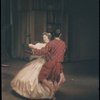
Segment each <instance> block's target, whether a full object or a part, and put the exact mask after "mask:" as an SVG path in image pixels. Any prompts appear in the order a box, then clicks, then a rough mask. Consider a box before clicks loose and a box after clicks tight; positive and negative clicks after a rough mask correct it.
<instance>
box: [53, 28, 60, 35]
mask: <svg viewBox="0 0 100 100" xmlns="http://www.w3.org/2000/svg"><path fill="white" fill-rule="evenodd" d="M52 34H53V37H60V35H61V31H60V29H56V31H54V32H53V33H52Z"/></svg>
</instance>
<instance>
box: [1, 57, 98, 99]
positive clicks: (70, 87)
mask: <svg viewBox="0 0 100 100" xmlns="http://www.w3.org/2000/svg"><path fill="white" fill-rule="evenodd" d="M26 63H27V62H26V61H24V60H18V59H17V60H16V59H13V60H8V61H6V62H5V63H4V64H6V65H8V66H2V71H1V72H2V100H28V99H26V98H23V97H21V96H19V95H18V94H16V93H15V92H14V91H12V89H11V87H10V82H11V80H12V79H13V78H14V76H15V75H16V74H17V72H18V71H19V70H20V69H22V68H23V66H24V65H25V64H26ZM63 65H64V72H65V76H66V79H67V80H66V82H65V83H64V84H63V86H62V87H61V88H60V90H59V91H58V92H57V93H56V100H99V64H98V62H97V61H81V62H70V63H69V62H67V63H66V62H65V63H63Z"/></svg>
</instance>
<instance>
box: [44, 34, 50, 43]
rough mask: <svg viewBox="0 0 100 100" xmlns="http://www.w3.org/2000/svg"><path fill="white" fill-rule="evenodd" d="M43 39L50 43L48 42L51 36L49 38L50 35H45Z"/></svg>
mask: <svg viewBox="0 0 100 100" xmlns="http://www.w3.org/2000/svg"><path fill="white" fill-rule="evenodd" d="M43 41H44V42H45V43H48V42H49V38H48V36H46V35H43Z"/></svg>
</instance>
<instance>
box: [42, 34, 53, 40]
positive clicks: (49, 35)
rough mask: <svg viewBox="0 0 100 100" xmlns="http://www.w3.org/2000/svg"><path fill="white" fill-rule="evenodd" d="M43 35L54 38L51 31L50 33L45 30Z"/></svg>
mask: <svg viewBox="0 0 100 100" xmlns="http://www.w3.org/2000/svg"><path fill="white" fill-rule="evenodd" d="M42 35H46V36H47V37H48V39H50V40H51V38H52V35H51V33H48V32H43V33H42Z"/></svg>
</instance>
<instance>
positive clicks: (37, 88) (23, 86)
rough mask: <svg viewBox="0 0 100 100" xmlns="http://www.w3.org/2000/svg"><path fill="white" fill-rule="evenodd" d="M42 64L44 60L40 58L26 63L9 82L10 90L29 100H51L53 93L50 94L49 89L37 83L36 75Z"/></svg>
mask: <svg viewBox="0 0 100 100" xmlns="http://www.w3.org/2000/svg"><path fill="white" fill-rule="evenodd" d="M44 63H45V59H43V58H42V57H40V58H37V59H36V60H33V61H32V62H30V63H28V64H27V65H26V66H25V67H24V68H23V69H21V70H20V71H19V72H18V74H17V75H16V76H15V78H14V79H13V80H12V81H11V87H12V89H13V90H14V91H15V92H16V93H18V94H20V95H21V96H24V97H26V98H30V99H42V98H52V97H53V95H54V92H52V93H50V90H49V88H47V87H44V86H42V84H41V83H39V82H38V75H39V72H40V70H41V68H42V65H43V64H44ZM50 94H51V95H50Z"/></svg>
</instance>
